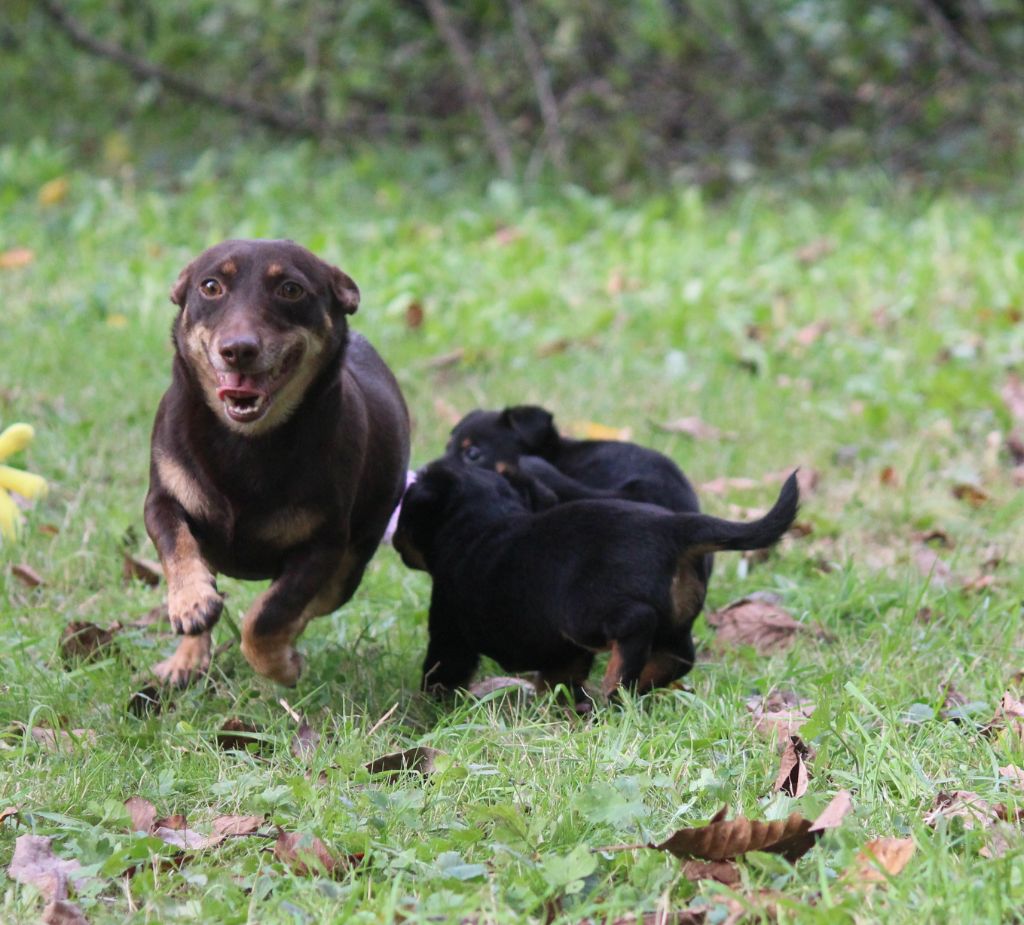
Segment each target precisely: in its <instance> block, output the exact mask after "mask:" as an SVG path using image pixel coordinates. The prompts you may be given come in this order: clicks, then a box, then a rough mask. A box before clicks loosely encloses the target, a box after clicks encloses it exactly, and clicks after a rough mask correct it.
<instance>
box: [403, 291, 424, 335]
mask: <svg viewBox="0 0 1024 925" xmlns="http://www.w3.org/2000/svg"><path fill="white" fill-rule="evenodd" d="M423 318H424V312H423V303H422V302H420V301H419V300H417V299H414V300H413V301H412V302H410V303H409V304H408V305H407V306H406V307H405V326H406V327H407V328H409V330H411V331H415V330H416V329H417V328H419V327H422V326H423Z"/></svg>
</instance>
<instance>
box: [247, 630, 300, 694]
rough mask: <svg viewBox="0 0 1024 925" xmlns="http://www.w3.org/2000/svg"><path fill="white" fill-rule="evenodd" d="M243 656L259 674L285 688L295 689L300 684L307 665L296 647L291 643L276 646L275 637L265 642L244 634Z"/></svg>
mask: <svg viewBox="0 0 1024 925" xmlns="http://www.w3.org/2000/svg"><path fill="white" fill-rule="evenodd" d="M242 655H244V656H245V660H246V661H247V662H248V663H249V664H250V665H252V669H253V671H255V672H256V673H257V674H261V675H263V677H265V678H270V680H271V681H276V682H277V683H278V684H281V685H284V686H285V687H295V685H296V684H298V683H299V677H300V676H301V674H302V668H303V665H304V664H305V659H304V658H303V657H302V655H301V654H300V653H299V650H298V649H296V648H295V646H293V645H291V644H289V643H284V644H275V642H274V641H273V637H270V638H268V639H267V640H266V641H264V640H260V639H259V637H255V638H250V639H247V638H245V635H244V634H243V637H242Z"/></svg>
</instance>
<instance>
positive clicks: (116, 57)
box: [41, 0, 347, 138]
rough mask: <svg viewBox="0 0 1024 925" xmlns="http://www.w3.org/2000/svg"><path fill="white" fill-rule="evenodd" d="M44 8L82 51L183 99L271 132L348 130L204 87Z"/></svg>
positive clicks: (48, 3)
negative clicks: (243, 118) (250, 121)
mask: <svg viewBox="0 0 1024 925" xmlns="http://www.w3.org/2000/svg"><path fill="white" fill-rule="evenodd" d="M41 5H42V7H43V9H44V10H45V11H46V13H47V14H48V15H49V16H50V18H51V19H52V20H53V21H54V23H56V25H57V27H58V28H59V29H60V30H61V31H62V32H63V33H64V34H65V35H66V36H67V37H68V38H69V39H70V40H71V42H72V44H74V45H77V46H78V47H79V48H82V49H84V50H85V51H88V52H90V53H91V54H94V55H97V56H98V57H101V58H106V59H107V60H109V61H113V62H115V63H117V64H120V65H121V67H123V68H126V69H127V70H129V71H130V72H131V73H132V74H134V75H135V76H136V77H137V78H139V79H140V80H158V81H160V83H162V84H163V85H164V86H165V87H166V88H167V89H168V90H172V91H173V92H175V93H178V94H180V95H181V96H187V97H190V98H192V99H196V100H200V101H202V102H204V103H208V104H210V105H211V106H218V107H220V108H221V109H226V110H228V111H229V112H234V113H237V114H238V115H241V116H248V117H250V118H252V119H256V120H257V121H258V122H262V123H263V124H264V125H268V126H270V127H272V128H277V129H283V130H285V131H289V132H300V133H302V134H307V135H315V136H317V137H321V138H323V137H328V136H340V135H342V134H343V133H344V131H345V130H346V129H347V126H344V125H341V124H338V123H334V122H328V121H325V120H323V119H316V118H310V117H309V116H303V115H300V114H298V113H295V112H291V111H289V110H287V109H280V108H278V107H276V106H269V105H267V104H266V103H261V102H259V101H258V100H254V99H252V98H250V97H247V96H241V95H238V94H233V93H222V92H216V91H213V90H210V89H208V88H207V87H206V86H204V85H203V84H201V83H198V82H196V81H193V80H189V79H188V78H187V77H182V76H181V75H179V74H176V73H174V72H173V71H169V70H167V69H166V68H164V67H161V66H160V65H159V64H154V63H153V62H152V61H147V60H145V59H144V58H140V57H138V56H136V55H133V54H132V53H131V52H130V51H128V50H127V49H125V48H123V47H121V46H120V45H118V44H116V43H115V42H107V41H104V40H103V39H100V38H97V37H96V36H95V35H93V34H92V33H91V32H89V31H88V30H87V29H86V28H85V27H84V26H83V25H82V24H81V23H80V22H79V21H78V20H77V19H75V18H74V17H73V16H72V15H71V14H70V13H68V11H67V10H65V9H64V8H63V7H62V6H61V5H60V4H59V3H57V2H56V0H41Z"/></svg>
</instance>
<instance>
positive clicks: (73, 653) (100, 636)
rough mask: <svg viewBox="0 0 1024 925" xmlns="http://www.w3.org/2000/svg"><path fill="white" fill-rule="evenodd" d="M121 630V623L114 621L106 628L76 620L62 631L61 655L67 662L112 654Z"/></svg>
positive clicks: (85, 660) (94, 659) (86, 660)
mask: <svg viewBox="0 0 1024 925" xmlns="http://www.w3.org/2000/svg"><path fill="white" fill-rule="evenodd" d="M115 627H116V629H115ZM120 630H121V624H120V623H114V624H113V625H112V626H111V628H110V629H108V630H105V629H103V628H102V627H100V626H97V625H96V624H95V623H88V622H84V621H79V620H74V621H72V622H71V623H69V624H68V625H67V626H66V627H64V632H63V633H61V636H60V643H59V644H58V648H59V650H60V657H61V658H62V659H63V660H64V662H65V663H66V664H71V663H74V662H93V661H96V660H98V659H101V658H105V657H106V656H107V655H109V654H110V648H111V643H112V642H113V641H114V636H115V635H117V633H118V632H119V631H120Z"/></svg>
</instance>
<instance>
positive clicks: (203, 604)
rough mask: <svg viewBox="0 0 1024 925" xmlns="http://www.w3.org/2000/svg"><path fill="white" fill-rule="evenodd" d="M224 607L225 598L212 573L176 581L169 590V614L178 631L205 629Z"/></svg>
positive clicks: (215, 620)
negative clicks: (219, 590) (220, 592)
mask: <svg viewBox="0 0 1024 925" xmlns="http://www.w3.org/2000/svg"><path fill="white" fill-rule="evenodd" d="M223 609H224V598H223V597H221V596H220V594H219V593H218V591H217V585H216V584H214V581H213V578H212V576H209V575H195V576H189V578H188V579H186V580H185V581H181V582H175V583H174V584H173V585H171V587H170V589H169V590H168V592H167V616H168V619H169V620H170V621H171V626H172V627H173V628H174V632H176V633H181V634H187V635H189V636H192V635H195V634H196V633H203V632H206V631H207V630H209V629H210V628H211V627H212V626H213V625H214V623H216V622H217V620H218V619H219V618H220V614H221V611H222V610H223Z"/></svg>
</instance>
